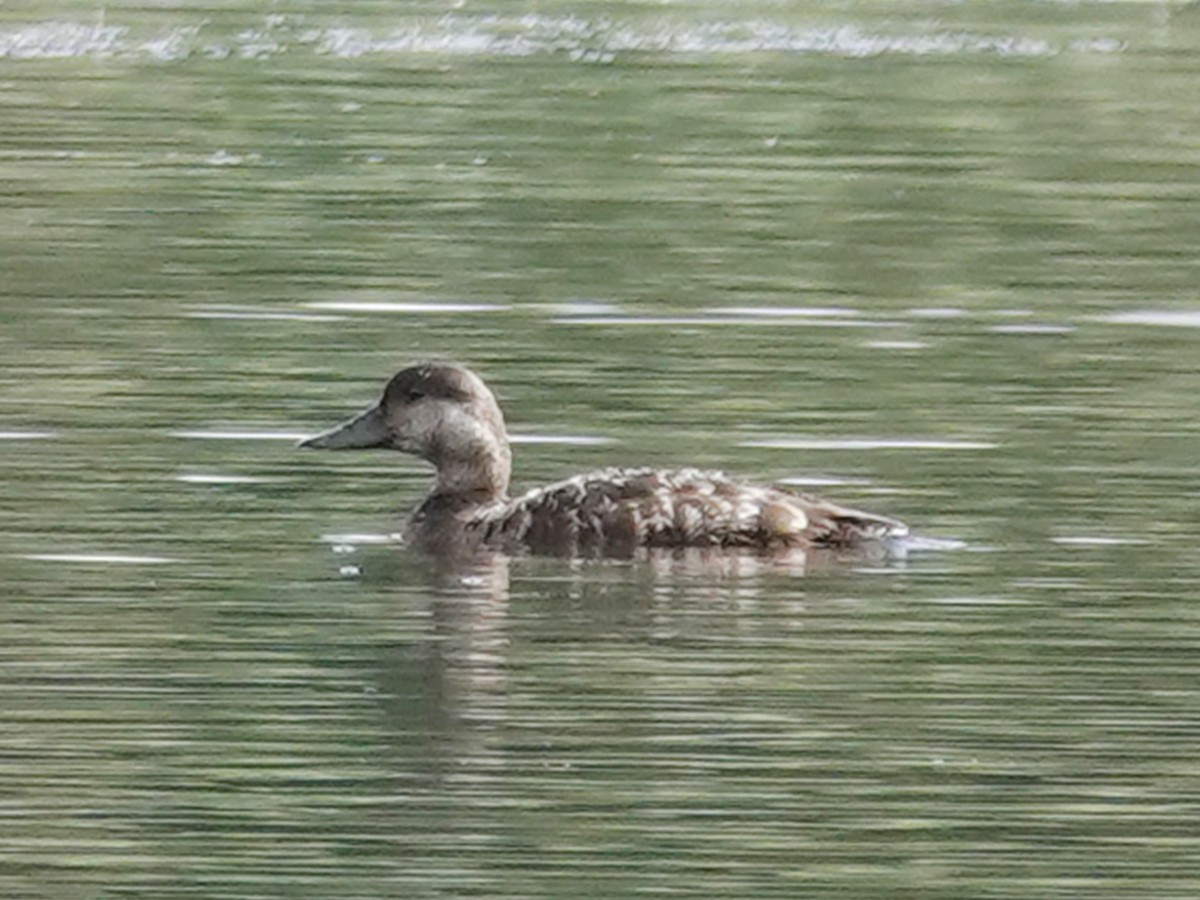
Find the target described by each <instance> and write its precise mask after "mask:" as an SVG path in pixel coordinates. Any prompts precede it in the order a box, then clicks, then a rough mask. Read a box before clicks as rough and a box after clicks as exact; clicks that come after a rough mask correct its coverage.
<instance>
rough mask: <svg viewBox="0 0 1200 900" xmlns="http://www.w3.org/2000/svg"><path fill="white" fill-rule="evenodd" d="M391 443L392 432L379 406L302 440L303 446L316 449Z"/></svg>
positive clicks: (361, 446)
mask: <svg viewBox="0 0 1200 900" xmlns="http://www.w3.org/2000/svg"><path fill="white" fill-rule="evenodd" d="M390 445H391V434H390V432H389V431H388V427H387V422H386V421H385V420H384V417H383V410H382V409H380V408H379V407H378V406H372V407H371V408H370V409H368V410H367V411H366V412H364V413H362V414H361V415H359V416H356V417H355V418H353V419H351V420H350V421H349V422H343V423H342V424H341V425H338V426H337V427H335V428H331V429H329V430H328V431H326V432H325V433H323V434H318V435H316V436H315V437H310V438H308V439H307V440H304V441H301V442H300V446H301V447H311V448H312V449H314V450H369V449H371V448H372V447H387V446H390Z"/></svg>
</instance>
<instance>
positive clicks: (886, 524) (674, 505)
mask: <svg viewBox="0 0 1200 900" xmlns="http://www.w3.org/2000/svg"><path fill="white" fill-rule="evenodd" d="M301 446H303V447H314V448H317V449H329V450H340V449H359V448H368V447H386V448H390V449H395V450H401V451H403V452H406V453H413V454H415V455H417V456H420V457H421V458H423V459H425V460H427V461H429V462H430V463H432V464H433V466H434V468H435V469H436V470H437V478H436V481H435V483H434V486H433V489H432V491H431V492H430V494H429V496H428V497H426V498H425V501H424V502H423V503H422V504H421V505H420V506H419V507H418V508H417V510H416V512H414V513H413V516H412V518H411V521H410V523H409V528H408V531H407V532H406V537H407V538H408V539H409V540H410V541H412V542H414V543H417V544H419V545H422V546H424V547H426V548H428V549H433V550H437V549H438V548H439V546H440V545H442V544H454V545H456V546H461V544H462V542H463V541H466V542H468V543H472V544H480V545H485V546H491V547H497V548H503V549H509V550H519V549H529V550H533V551H535V552H553V553H568V554H575V553H591V554H602V555H613V554H625V553H628V552H630V551H632V550H634V549H636V548H638V547H725V548H752V549H758V550H772V549H776V548H809V547H832V548H844V547H854V546H857V545H861V544H864V543H871V542H878V541H882V540H886V539H888V538H892V537H899V536H902V535H904V534H907V532H908V529H907V527H906V526H905V525H903V524H902V523H900V522H897V521H895V520H893V519H888V518H884V517H883V516H877V515H874V514H872V513H867V512H862V511H859V510H855V509H850V508H847V507H844V506H838V505H836V504H833V503H829V502H828V501H825V500H821V499H819V498H817V497H811V496H806V495H803V494H793V493H790V492H787V491H784V490H782V489H780V488H775V487H766V486H762V485H754V484H747V483H745V482H741V481H737V480H735V479H733V478H730V477H729V476H727V475H725V474H723V473H721V472H703V471H700V470H698V469H679V470H674V471H659V470H655V469H604V470H602V471H598V472H592V473H590V474H586V475H579V476H576V477H575V478H571V479H568V480H566V481H562V482H559V483H557V484H552V485H549V486H547V487H543V488H536V489H534V490H531V491H529V492H527V493H525V494H523V495H522V496H520V497H516V498H514V499H510V498H509V497H508V481H509V475H510V471H511V466H512V456H511V452H510V450H509V443H508V434H507V432H506V431H505V427H504V417H503V415H502V414H501V412H500V407H499V406H498V405H497V403H496V399H495V397H494V396H493V395H492V392H491V391H490V390H489V389H488V387H487V385H485V384H484V383H483V381H482V379H480V378H479V376H477V375H475V373H473V372H471V371H470V370H469V369H465V368H462V367H460V366H452V365H443V364H427V365H420V366H414V367H412V368H408V369H405V370H403V371H402V372H400V373H399V374H397V375H396V376H395V377H394V378H392V380H391V381H390V382H389V383H388V385H387V388H386V389H385V390H384V392H383V398H382V399H381V400H380V402H379V403H378V404H377V405H376V406H373V407H371V408H370V409H368V410H367V411H366V412H364V413H362V414H361V415H359V416H357V417H356V418H354V419H352V420H350V421H349V422H346V423H345V424H343V425H339V426H338V427H336V428H334V429H332V430H330V431H327V432H325V433H324V434H321V435H318V436H316V437H313V438H309V439H308V440H306V441H303V442H302V443H301Z"/></svg>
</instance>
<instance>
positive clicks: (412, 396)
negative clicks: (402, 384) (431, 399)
mask: <svg viewBox="0 0 1200 900" xmlns="http://www.w3.org/2000/svg"><path fill="white" fill-rule="evenodd" d="M424 396H425V392H424V391H420V390H417V389H416V388H409V390H408V393H406V394H405V395H404V399H405V400H407V401H408V402H409V403H416V402H417V401H418V400H420V399H421V398H422V397H424Z"/></svg>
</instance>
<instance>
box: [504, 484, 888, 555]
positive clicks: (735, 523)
mask: <svg viewBox="0 0 1200 900" xmlns="http://www.w3.org/2000/svg"><path fill="white" fill-rule="evenodd" d="M485 529H486V534H485V540H487V541H488V542H489V543H499V544H513V545H516V544H524V545H526V546H529V547H531V548H533V549H535V550H543V551H544V550H550V551H558V552H578V551H581V550H583V551H586V550H604V551H605V552H613V551H621V550H632V549H634V548H637V547H645V546H649V547H753V548H760V549H768V548H771V547H786V546H807V545H821V546H845V545H849V544H853V543H856V542H859V541H864V540H875V539H879V538H882V537H887V536H889V535H892V534H898V533H902V531H898V530H897V529H903V526H902V525H901V524H900V523H898V522H894V521H892V520H890V519H885V518H883V517H881V516H874V515H872V514H870V513H864V512H860V511H858V510H852V509H849V508H846V507H841V506H837V505H836V504H832V503H827V502H825V501H822V500H819V499H817V498H814V497H806V496H802V495H797V494H791V493H787V492H785V491H782V490H779V489H777V488H772V487H763V486H758V485H750V484H744V483H742V482H739V481H735V480H733V479H731V478H729V477H728V476H726V475H724V474H723V473H720V472H704V471H700V470H698V469H681V470H678V471H658V470H654V469H606V470H604V471H600V472H593V473H591V474H588V475H581V476H578V477H576V478H572V479H570V480H568V481H564V482H560V483H558V484H554V485H550V486H549V487H546V488H542V489H539V490H535V491H530V492H529V493H528V494H525V495H524V496H523V497H520V498H518V499H517V500H515V501H513V502H512V504H511V505H510V506H508V507H507V509H505V510H504V511H503V514H502V515H498V516H497V517H496V518H494V519H492V520H490V521H489V522H488V523H486V525H485Z"/></svg>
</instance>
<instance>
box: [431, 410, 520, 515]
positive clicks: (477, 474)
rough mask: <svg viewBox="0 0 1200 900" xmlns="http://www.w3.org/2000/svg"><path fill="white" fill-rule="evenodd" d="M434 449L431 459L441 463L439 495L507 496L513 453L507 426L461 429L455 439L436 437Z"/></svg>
mask: <svg viewBox="0 0 1200 900" xmlns="http://www.w3.org/2000/svg"><path fill="white" fill-rule="evenodd" d="M431 450H432V452H431V453H430V454H429V457H428V458H429V461H430V462H431V463H433V464H434V466H436V467H437V481H436V482H435V483H434V487H433V493H434V494H435V495H441V496H444V497H453V498H459V499H461V500H465V501H469V502H472V503H478V504H486V503H491V502H493V501H496V500H504V499H505V498H507V496H508V479H509V477H510V475H511V473H512V453H511V451H510V450H509V448H508V436H507V435H506V434H505V433H504V432H503V430H500V431H497V430H496V429H494V428H490V427H480V428H478V429H472V430H471V433H469V434H463V433H462V432H461V431H459V432H458V433H456V434H455V435H454V436H453V439H452V440H447V441H435V443H434V446H433V447H432V448H431Z"/></svg>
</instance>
